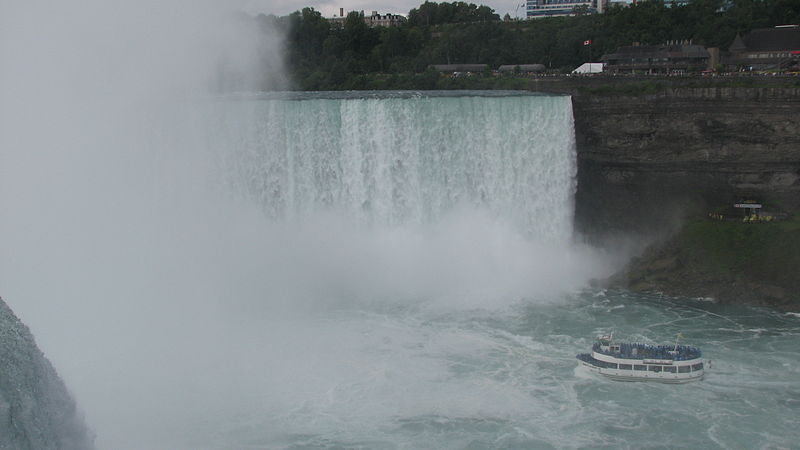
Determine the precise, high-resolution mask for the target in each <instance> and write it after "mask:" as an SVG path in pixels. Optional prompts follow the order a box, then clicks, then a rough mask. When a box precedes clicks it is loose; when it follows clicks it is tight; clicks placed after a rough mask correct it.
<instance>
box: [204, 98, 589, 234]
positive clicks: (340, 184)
mask: <svg viewBox="0 0 800 450" xmlns="http://www.w3.org/2000/svg"><path fill="white" fill-rule="evenodd" d="M223 111H224V115H223V116H222V117H217V118H216V119H217V120H218V122H219V128H218V129H217V130H215V132H217V133H219V134H218V136H217V137H222V140H221V141H219V142H218V144H217V145H218V147H219V149H220V151H221V152H224V153H226V155H227V158H228V164H229V165H230V167H232V168H233V174H232V175H231V182H232V184H233V185H234V186H235V188H236V189H237V190H238V191H239V192H241V193H243V194H245V195H246V196H249V197H251V198H252V199H254V200H255V201H256V202H257V203H259V204H260V205H262V206H263V208H264V210H265V211H266V213H267V214H268V215H269V216H270V217H273V218H280V219H288V220H292V219H298V218H302V217H307V216H308V215H309V214H314V213H318V212H321V211H327V212H332V213H339V214H344V215H346V216H347V217H349V218H352V219H355V220H357V221H358V222H360V223H362V224H372V225H375V226H398V225H422V224H431V223H435V222H437V221H440V220H442V218H443V217H444V216H445V215H447V214H448V213H451V212H453V211H454V210H457V209H459V208H472V209H475V210H480V211H484V212H486V213H488V214H490V215H491V216H493V217H495V218H498V219H500V220H503V221H506V222H507V223H509V224H512V225H513V226H515V227H517V230H518V231H519V232H520V233H522V234H524V235H525V236H526V237H528V238H532V239H533V240H535V241H539V242H551V243H553V242H555V243H559V244H565V243H567V242H568V241H569V239H570V238H571V235H572V217H573V210H574V207H573V200H572V199H573V194H574V191H575V174H576V164H575V148H574V133H573V128H572V126H573V121H572V108H571V102H570V99H569V98H568V97H543V96H530V95H527V96H525V95H511V96H502V97H499V96H494V97H480V96H466V95H463V96H457V97H456V96H435V95H426V96H410V97H400V98H397V97H395V98H383V99H379V98H357V97H356V98H333V99H331V98H328V99H326V98H319V99H305V100H285V99H271V100H263V99H261V100H255V101H241V102H232V103H229V104H227V105H225V108H223ZM231 137H235V139H231Z"/></svg>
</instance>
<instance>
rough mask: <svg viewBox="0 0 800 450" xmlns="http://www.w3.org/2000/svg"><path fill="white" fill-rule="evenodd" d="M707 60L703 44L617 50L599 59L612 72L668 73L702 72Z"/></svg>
mask: <svg viewBox="0 0 800 450" xmlns="http://www.w3.org/2000/svg"><path fill="white" fill-rule="evenodd" d="M709 57H710V55H709V53H708V50H706V48H705V47H703V46H702V45H692V44H671V45H632V46H628V47H620V48H618V49H617V51H616V52H614V53H611V54H607V55H603V57H602V58H601V59H602V61H603V62H604V63H605V64H606V71H607V72H611V73H648V74H658V73H664V74H671V73H685V72H695V71H701V70H704V69H706V68H708V63H709Z"/></svg>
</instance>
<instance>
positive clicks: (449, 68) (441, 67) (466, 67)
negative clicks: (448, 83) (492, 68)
mask: <svg viewBox="0 0 800 450" xmlns="http://www.w3.org/2000/svg"><path fill="white" fill-rule="evenodd" d="M431 68H433V70H436V71H437V72H484V71H487V70H489V65H488V64H434V65H432V66H431Z"/></svg>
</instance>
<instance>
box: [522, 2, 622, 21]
mask: <svg viewBox="0 0 800 450" xmlns="http://www.w3.org/2000/svg"><path fill="white" fill-rule="evenodd" d="M607 7H608V0H527V3H526V16H527V18H528V19H539V18H542V17H563V16H574V15H577V14H579V13H589V14H594V13H598V14H602V13H603V12H604V11H605V10H606V9H607Z"/></svg>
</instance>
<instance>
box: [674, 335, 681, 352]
mask: <svg viewBox="0 0 800 450" xmlns="http://www.w3.org/2000/svg"><path fill="white" fill-rule="evenodd" d="M682 337H683V334H681V333H678V335H677V336H675V350H673V351H674V352H677V351H678V339H680V338H682Z"/></svg>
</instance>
